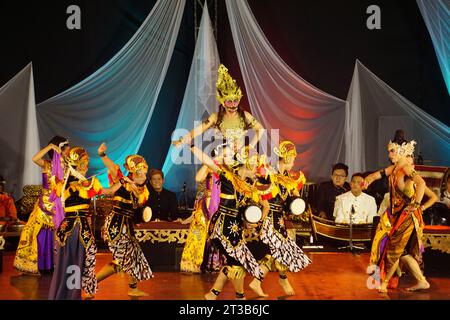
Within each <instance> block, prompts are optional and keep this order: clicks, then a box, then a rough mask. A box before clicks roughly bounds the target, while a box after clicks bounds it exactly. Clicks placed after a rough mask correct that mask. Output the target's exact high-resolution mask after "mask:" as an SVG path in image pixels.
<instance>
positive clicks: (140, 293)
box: [128, 289, 148, 297]
mask: <svg viewBox="0 0 450 320" xmlns="http://www.w3.org/2000/svg"><path fill="white" fill-rule="evenodd" d="M128 295H129V296H130V297H147V296H148V293H147V292H144V291H141V290H138V289H130V290H128Z"/></svg>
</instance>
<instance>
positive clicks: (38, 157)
mask: <svg viewBox="0 0 450 320" xmlns="http://www.w3.org/2000/svg"><path fill="white" fill-rule="evenodd" d="M50 150H53V151H54V152H58V153H59V154H61V149H60V148H59V147H58V146H56V145H54V144H53V143H50V144H49V145H48V146H46V147H45V148H44V149H42V150H40V151H39V152H38V153H36V154H35V155H34V157H33V162H34V163H36V164H37V165H38V166H39V167H41V168H43V169H45V161H44V160H43V159H42V158H43V157H44V156H45V155H46V154H47V152H49V151H50Z"/></svg>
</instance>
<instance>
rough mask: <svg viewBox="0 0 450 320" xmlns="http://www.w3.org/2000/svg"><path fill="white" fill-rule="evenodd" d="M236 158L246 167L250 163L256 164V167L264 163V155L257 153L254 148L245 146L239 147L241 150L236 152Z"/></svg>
mask: <svg viewBox="0 0 450 320" xmlns="http://www.w3.org/2000/svg"><path fill="white" fill-rule="evenodd" d="M236 159H237V161H238V162H239V163H241V164H245V165H246V166H247V167H248V168H249V167H250V164H251V163H254V164H256V165H257V167H259V166H261V165H264V164H266V156H265V155H259V154H258V151H256V149H255V148H253V147H250V146H245V147H243V148H242V149H241V152H238V153H236Z"/></svg>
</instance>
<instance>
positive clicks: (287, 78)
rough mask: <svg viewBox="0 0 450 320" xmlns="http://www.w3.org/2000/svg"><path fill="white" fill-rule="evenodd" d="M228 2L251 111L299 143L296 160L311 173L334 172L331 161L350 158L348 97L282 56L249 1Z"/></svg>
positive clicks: (321, 176)
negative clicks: (331, 90)
mask: <svg viewBox="0 0 450 320" xmlns="http://www.w3.org/2000/svg"><path fill="white" fill-rule="evenodd" d="M226 6H227V11H228V17H229V20H230V26H231V31H232V35H233V40H234V44H235V47H236V52H237V56H238V60H239V65H240V68H241V72H242V76H243V79H244V83H245V88H246V92H245V93H244V94H246V95H247V97H248V101H249V104H250V109H251V111H252V114H253V115H254V116H255V117H256V118H258V119H259V120H260V121H261V122H262V124H263V125H264V127H265V128H267V129H280V132H279V134H280V137H281V139H288V140H291V141H293V142H294V143H295V144H296V146H297V149H298V153H299V158H298V161H297V162H296V166H297V168H300V169H301V170H304V171H305V172H306V175H307V177H308V179H311V180H317V179H325V178H327V177H329V176H330V171H331V166H332V164H333V163H336V162H337V161H344V160H345V158H344V157H345V149H344V136H345V121H346V102H345V101H344V100H341V99H339V98H336V97H333V96H331V95H329V94H327V93H325V92H323V91H321V90H319V89H317V88H316V87H314V86H313V85H312V84H310V83H308V82H307V81H306V80H304V79H303V78H301V77H300V76H299V75H297V74H296V73H295V72H294V71H293V70H292V69H291V68H290V67H289V66H288V65H287V64H286V63H285V62H284V61H283V60H282V58H281V57H280V56H279V55H278V54H277V52H276V51H275V50H274V48H273V47H272V46H271V44H270V43H269V41H268V40H267V38H266V37H265V35H264V33H263V32H262V30H261V28H260V27H259V25H258V23H257V21H256V19H255V17H254V15H253V13H252V12H251V9H250V7H249V5H248V3H247V1H245V0H226ZM330 76H333V77H337V78H338V75H330ZM262 147H263V150H264V151H266V152H268V155H269V156H271V155H272V153H271V152H272V151H271V150H267V148H266V149H265V146H264V145H263V146H262ZM348 164H349V165H350V166H352V163H348Z"/></svg>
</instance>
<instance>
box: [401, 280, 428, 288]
mask: <svg viewBox="0 0 450 320" xmlns="http://www.w3.org/2000/svg"><path fill="white" fill-rule="evenodd" d="M429 288H430V284H429V283H428V281H427V280H422V281H419V282H417V284H416V285H415V286H412V287H410V288H407V289H406V290H407V291H418V290H426V289H429Z"/></svg>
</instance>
